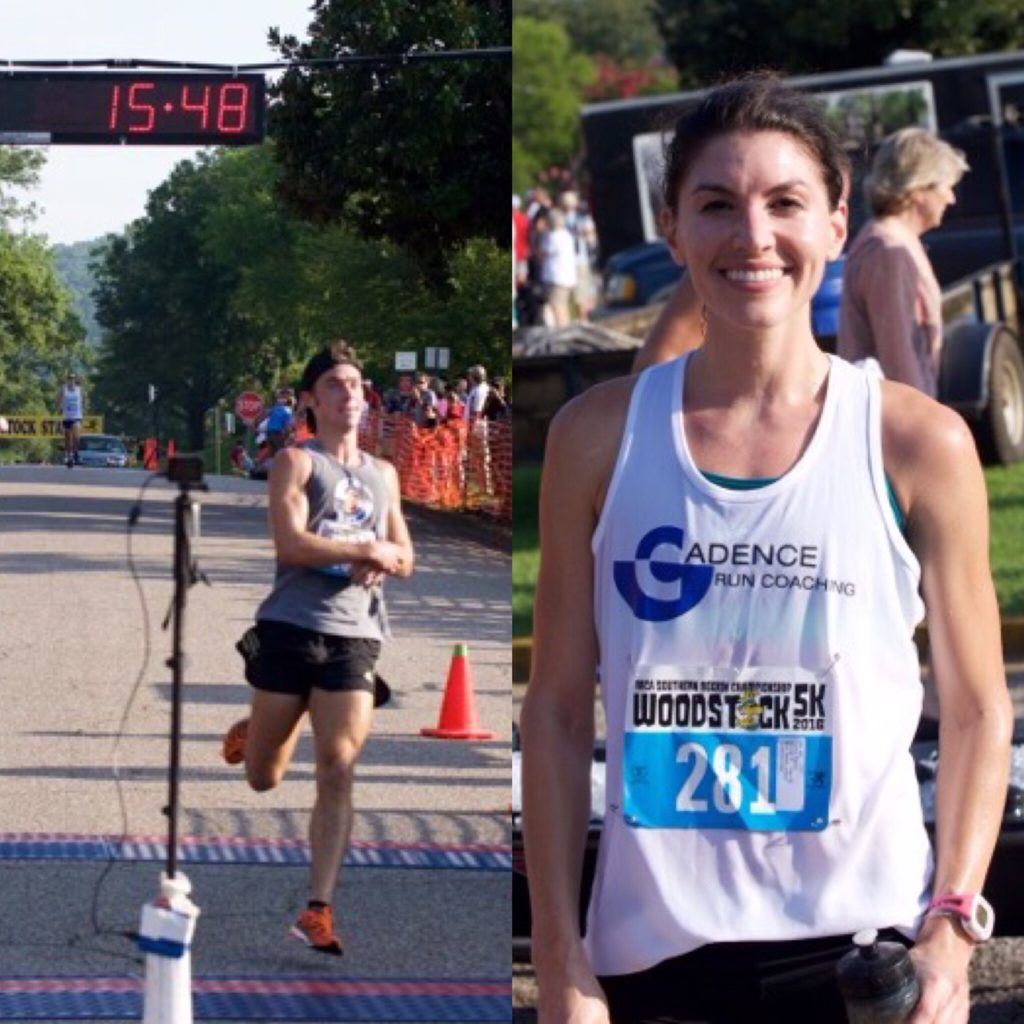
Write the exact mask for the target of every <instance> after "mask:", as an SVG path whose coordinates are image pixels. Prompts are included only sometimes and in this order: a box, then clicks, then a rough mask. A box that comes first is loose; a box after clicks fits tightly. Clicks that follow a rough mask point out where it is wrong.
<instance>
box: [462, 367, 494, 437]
mask: <svg viewBox="0 0 1024 1024" xmlns="http://www.w3.org/2000/svg"><path fill="white" fill-rule="evenodd" d="M467 373H468V375H469V381H470V384H471V385H472V387H471V388H470V390H469V394H468V395H467V396H466V405H465V408H464V409H463V412H462V418H463V419H464V420H465V421H466V422H467V423H468V424H469V425H470V426H473V424H474V423H476V422H477V421H478V420H479V419H480V417H481V416H482V415H483V411H484V405H485V404H486V402H487V393H488V391H490V388H489V387H488V386H487V371H486V370H485V369H484V368H483V367H482V366H480V365H477V366H471V367H470V368H469V370H468V371H467Z"/></svg>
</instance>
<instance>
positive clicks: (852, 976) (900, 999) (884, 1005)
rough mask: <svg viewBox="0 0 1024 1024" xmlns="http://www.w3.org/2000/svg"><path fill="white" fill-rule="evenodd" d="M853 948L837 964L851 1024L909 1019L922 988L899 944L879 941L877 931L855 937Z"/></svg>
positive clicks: (868, 930) (867, 930)
mask: <svg viewBox="0 0 1024 1024" xmlns="http://www.w3.org/2000/svg"><path fill="white" fill-rule="evenodd" d="M853 944H854V947H855V948H854V949H852V950H850V952H849V953H847V954H846V955H845V956H844V957H843V958H842V959H841V960H840V961H839V963H838V964H837V965H836V975H837V977H838V980H839V991H840V992H842V994H843V999H844V1000H845V1002H846V1015H847V1018H848V1019H849V1022H850V1024H897V1022H898V1021H904V1020H906V1019H907V1018H908V1017H909V1016H910V1014H911V1012H912V1011H913V1009H914V1007H915V1006H916V1005H917V1001H918V999H919V998H920V997H921V986H920V984H919V983H918V980H917V972H916V971H915V970H914V962H913V961H912V960H911V959H910V954H909V953H908V952H907V950H906V947H905V946H902V945H901V944H900V943H898V942H879V941H878V932H877V931H875V929H874V928H865V929H864V930H863V931H860V932H857V934H856V935H854V937H853Z"/></svg>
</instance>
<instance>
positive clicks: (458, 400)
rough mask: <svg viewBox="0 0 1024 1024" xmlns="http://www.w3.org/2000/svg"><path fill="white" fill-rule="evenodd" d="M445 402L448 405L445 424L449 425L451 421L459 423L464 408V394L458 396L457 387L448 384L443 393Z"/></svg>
mask: <svg viewBox="0 0 1024 1024" xmlns="http://www.w3.org/2000/svg"><path fill="white" fill-rule="evenodd" d="M445 401H446V402H447V403H448V407H447V414H446V415H445V422H447V423H451V422H453V421H455V422H459V421H461V420H462V416H463V410H464V409H465V407H466V403H465V396H464V394H460V393H459V390H458V388H457V387H455V386H454V385H453V384H449V385H448V390H447V392H446V393H445Z"/></svg>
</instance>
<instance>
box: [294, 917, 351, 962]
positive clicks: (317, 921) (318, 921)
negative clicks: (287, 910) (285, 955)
mask: <svg viewBox="0 0 1024 1024" xmlns="http://www.w3.org/2000/svg"><path fill="white" fill-rule="evenodd" d="M288 934H289V935H291V936H292V937H293V938H295V939H298V940H299V941H300V942H304V943H305V944H306V945H307V946H309V947H310V948H311V949H315V950H317V951H318V952H320V953H330V954H332V955H333V956H341V955H342V948H341V939H339V938H338V936H337V935H335V934H334V914H333V913H332V911H331V908H330V907H309V908H307V909H306V910H304V911H303V912H302V913H301V914H299V919H298V920H297V921H296V922H295V924H293V925H292V927H291V929H290V930H289V932H288Z"/></svg>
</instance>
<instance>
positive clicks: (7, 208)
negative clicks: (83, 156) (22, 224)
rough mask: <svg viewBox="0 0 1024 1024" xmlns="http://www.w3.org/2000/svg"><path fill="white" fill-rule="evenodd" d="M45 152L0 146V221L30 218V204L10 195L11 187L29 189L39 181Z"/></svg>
mask: <svg viewBox="0 0 1024 1024" xmlns="http://www.w3.org/2000/svg"><path fill="white" fill-rule="evenodd" d="M45 163H46V154H45V153H44V152H43V151H41V150H38V149H32V148H31V147H25V146H0V221H2V222H5V223H6V222H9V221H11V220H14V219H19V218H20V219H31V218H32V217H33V215H34V207H33V206H32V204H27V205H26V204H24V203H22V202H21V201H20V200H19V199H16V198H15V197H14V196H12V195H11V191H10V190H11V189H12V188H19V189H26V188H28V189H30V188H33V187H34V186H35V185H37V184H38V183H39V172H40V171H41V170H42V168H43V165H44V164H45Z"/></svg>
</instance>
